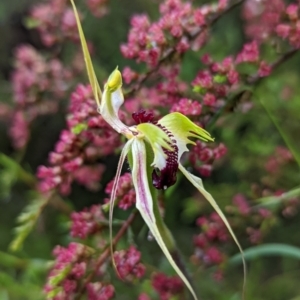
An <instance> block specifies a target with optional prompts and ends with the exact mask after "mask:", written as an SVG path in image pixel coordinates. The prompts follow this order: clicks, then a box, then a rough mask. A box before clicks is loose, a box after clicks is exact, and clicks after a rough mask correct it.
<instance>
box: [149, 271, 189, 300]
mask: <svg viewBox="0 0 300 300" xmlns="http://www.w3.org/2000/svg"><path fill="white" fill-rule="evenodd" d="M151 283H152V286H153V288H154V289H155V291H156V292H157V293H158V294H159V297H160V299H161V300H169V299H173V297H176V296H177V297H178V296H179V297H180V295H181V296H182V294H183V292H184V284H183V282H182V280H181V279H180V278H179V277H178V276H171V277H168V276H167V275H165V274H164V273H156V274H154V275H153V277H152V282H151ZM179 299H181V298H179Z"/></svg>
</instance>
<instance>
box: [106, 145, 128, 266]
mask: <svg viewBox="0 0 300 300" xmlns="http://www.w3.org/2000/svg"><path fill="white" fill-rule="evenodd" d="M132 142H133V140H129V141H128V142H127V143H126V144H125V146H124V148H123V150H122V152H121V155H120V159H119V162H118V167H117V172H116V176H115V180H114V184H113V187H112V192H111V196H110V201H109V242H110V251H111V257H112V261H113V265H114V267H115V269H116V266H115V263H114V259H113V244H112V218H113V212H114V204H115V200H116V193H117V188H118V183H119V179H120V175H121V171H122V167H123V164H124V161H125V159H126V156H127V154H128V152H129V150H130V148H131V144H132ZM116 270H117V269H116Z"/></svg>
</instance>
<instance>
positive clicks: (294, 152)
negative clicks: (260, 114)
mask: <svg viewBox="0 0 300 300" xmlns="http://www.w3.org/2000/svg"><path fill="white" fill-rule="evenodd" d="M260 103H261V105H262V106H263V108H264V109H265V111H266V113H267V115H268V117H269V118H270V120H271V121H272V122H273V124H274V126H275V127H276V129H277V130H278V132H279V134H280V135H281V137H282V139H283V141H284V142H285V144H286V146H287V147H288V149H289V150H290V151H291V153H292V155H293V157H294V159H295V161H296V162H297V164H298V167H299V168H300V153H299V151H298V150H297V149H295V147H294V144H293V143H292V142H291V140H290V139H289V137H288V136H287V134H286V133H285V132H284V130H283V129H282V126H280V125H279V122H278V121H277V119H276V117H275V116H274V115H273V113H272V111H271V109H270V108H269V107H268V105H267V104H266V103H265V101H264V100H263V99H261V98H260Z"/></svg>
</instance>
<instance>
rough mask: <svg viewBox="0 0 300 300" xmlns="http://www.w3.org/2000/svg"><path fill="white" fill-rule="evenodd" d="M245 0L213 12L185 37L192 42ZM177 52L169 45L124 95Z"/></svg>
mask: <svg viewBox="0 0 300 300" xmlns="http://www.w3.org/2000/svg"><path fill="white" fill-rule="evenodd" d="M244 1H245V0H237V1H234V2H233V3H232V4H231V5H230V6H228V7H227V8H226V9H225V10H223V11H222V12H220V13H217V14H215V15H214V16H213V17H212V18H211V19H210V20H208V22H207V23H206V24H205V25H204V26H202V27H200V28H199V30H197V31H196V32H194V33H193V34H191V35H187V38H188V40H189V41H190V42H192V41H193V40H195V39H196V38H197V37H198V36H199V35H200V34H201V33H203V32H204V31H206V30H208V28H210V27H211V26H212V25H214V24H215V23H216V22H217V21H218V20H219V19H220V18H221V17H223V16H224V15H226V14H227V13H229V12H230V11H232V10H233V9H234V8H235V7H237V6H238V5H240V4H242V3H243V2H244ZM176 53H177V51H176V48H175V47H171V48H169V49H167V50H166V51H165V53H164V55H163V56H162V57H161V58H160V59H159V61H158V63H157V65H156V66H155V67H153V68H152V69H150V70H148V71H147V72H146V73H145V74H143V75H141V76H140V78H139V80H138V81H137V82H136V84H135V85H134V86H133V88H132V89H130V90H128V91H127V92H126V93H125V95H126V96H132V95H133V94H135V93H136V92H137V91H138V90H139V89H140V88H141V86H142V85H143V83H144V82H145V81H146V80H148V78H149V77H150V76H151V75H152V74H153V73H155V72H156V71H157V70H158V69H159V68H160V66H161V65H162V64H163V63H164V62H165V61H167V60H169V59H171V58H172V57H173V56H174V55H175V54H176Z"/></svg>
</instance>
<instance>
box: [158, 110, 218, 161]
mask: <svg viewBox="0 0 300 300" xmlns="http://www.w3.org/2000/svg"><path fill="white" fill-rule="evenodd" d="M158 123H159V124H161V125H162V126H164V127H166V128H167V129H168V130H169V131H170V132H171V133H172V134H173V136H174V138H175V139H176V142H177V147H178V160H179V159H180V157H181V155H182V153H184V152H186V151H189V149H188V148H187V146H186V145H187V144H193V145H195V142H194V141H192V140H190V138H191V137H192V138H197V139H201V140H203V141H213V140H214V139H213V138H212V137H211V136H210V134H209V133H208V132H207V131H206V130H204V129H203V128H201V127H199V126H198V125H196V124H195V123H193V122H192V121H191V120H190V119H189V118H187V117H186V116H184V115H182V114H181V113H178V112H174V113H171V114H168V115H166V116H164V117H163V118H162V119H160V120H159V121H158Z"/></svg>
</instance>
